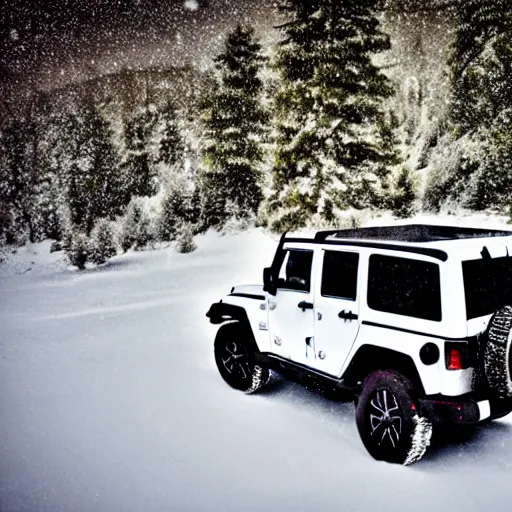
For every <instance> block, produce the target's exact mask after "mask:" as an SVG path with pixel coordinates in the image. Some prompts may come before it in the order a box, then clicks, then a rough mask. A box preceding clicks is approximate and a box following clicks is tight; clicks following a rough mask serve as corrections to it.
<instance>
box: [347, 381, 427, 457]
mask: <svg viewBox="0 0 512 512" xmlns="http://www.w3.org/2000/svg"><path fill="white" fill-rule="evenodd" d="M413 395H414V392H413V386H412V384H411V382H410V381H409V380H408V379H406V378H405V377H404V376H402V375H400V374H399V373H396V372H394V371H378V372H375V373H372V374H371V375H370V376H369V377H367V379H366V380H365V383H364V385H363V390H362V392H361V395H360V397H359V400H358V403H357V409H356V423H357V429H358V430H359V435H360V436H361V440H362V441H363V444H364V446H365V447H366V449H367V450H368V452H369V453H370V455H371V456H372V457H373V458H375V459H377V460H384V461H387V462H393V463H396V464H404V463H406V464H409V463H412V462H415V461H416V460H419V459H420V458H421V457H422V456H423V454H424V453H425V450H426V447H427V446H428V444H430V435H431V432H432V430H431V425H430V423H429V422H428V421H427V420H425V419H424V418H423V419H421V420H420V419H419V418H418V416H417V413H416V406H415V404H414V402H413ZM419 420H420V421H421V422H422V423H420V422H419ZM425 422H427V423H426V424H425ZM424 427H425V430H424ZM416 433H417V434H418V435H416ZM424 434H425V435H424ZM423 435H424V438H423Z"/></svg>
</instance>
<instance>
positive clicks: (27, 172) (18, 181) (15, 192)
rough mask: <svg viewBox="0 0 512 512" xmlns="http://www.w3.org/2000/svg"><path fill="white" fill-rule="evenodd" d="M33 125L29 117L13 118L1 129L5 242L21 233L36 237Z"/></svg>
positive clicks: (0, 179)
mask: <svg viewBox="0 0 512 512" xmlns="http://www.w3.org/2000/svg"><path fill="white" fill-rule="evenodd" d="M36 134H37V128H36V125H35V122H34V121H33V120H32V119H29V120H26V119H15V120H13V121H12V122H11V123H9V124H8V125H7V127H6V128H5V129H4V130H3V132H2V137H1V139H2V144H1V146H0V149H1V150H2V155H1V158H0V160H1V166H0V203H1V204H2V211H3V212H4V214H3V217H4V219H8V220H5V221H4V224H5V225H4V228H3V229H4V237H5V240H6V241H7V243H15V242H19V241H21V240H20V236H22V234H23V233H27V234H28V238H29V240H30V241H31V242H34V241H35V240H36V236H35V235H36V233H35V230H34V225H33V215H32V214H33V208H32V203H33V200H34V184H35V178H36V169H35V168H34V167H35V158H36V154H37V153H36V151H37V148H36V146H37V140H36V139H37V135H36Z"/></svg>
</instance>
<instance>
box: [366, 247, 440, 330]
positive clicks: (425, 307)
mask: <svg viewBox="0 0 512 512" xmlns="http://www.w3.org/2000/svg"><path fill="white" fill-rule="evenodd" d="M368 306H369V307H370V308H371V309H374V310H376V311H383V312H385V313H394V314H396V315H404V316H410V317H413V318H421V319H424V320H433V321H436V322H439V321H441V287H440V280H439V265H437V264H436V263H430V262H428V261H419V260H413V259H407V258H396V257H393V256H382V255H379V254H373V255H372V256H370V269H369V276H368Z"/></svg>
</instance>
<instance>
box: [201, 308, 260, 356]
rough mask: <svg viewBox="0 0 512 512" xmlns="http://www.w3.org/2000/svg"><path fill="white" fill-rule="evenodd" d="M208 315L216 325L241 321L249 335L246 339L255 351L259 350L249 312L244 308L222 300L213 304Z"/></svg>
mask: <svg viewBox="0 0 512 512" xmlns="http://www.w3.org/2000/svg"><path fill="white" fill-rule="evenodd" d="M206 316H207V317H208V318H209V319H210V323H212V324H214V325H221V324H229V323H234V322H237V323H239V324H240V325H241V326H242V327H243V328H244V329H246V332H247V335H248V339H247V340H246V341H247V342H248V343H249V346H250V347H251V348H252V349H253V350H254V353H258V352H259V348H258V344H257V343H256V339H255V337H254V333H253V332H252V327H251V323H250V322H249V317H248V316H247V312H246V311H245V309H244V308H242V307H240V306H234V305H233V304H227V303H225V302H222V301H220V302H216V303H214V304H212V305H211V307H210V309H209V310H208V313H206ZM221 328H222V326H221Z"/></svg>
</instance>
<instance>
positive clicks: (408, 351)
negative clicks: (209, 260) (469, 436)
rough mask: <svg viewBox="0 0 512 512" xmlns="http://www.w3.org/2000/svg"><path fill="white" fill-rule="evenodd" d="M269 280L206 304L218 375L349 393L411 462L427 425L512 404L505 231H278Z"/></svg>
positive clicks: (377, 453)
mask: <svg viewBox="0 0 512 512" xmlns="http://www.w3.org/2000/svg"><path fill="white" fill-rule="evenodd" d="M263 278H264V285H263V286H261V285H258V286H255V285H253V286H236V287H234V288H233V289H232V290H231V293H230V294H229V295H228V296H227V297H225V298H224V299H222V300H221V301H220V302H218V303H215V304H213V305H212V306H211V308H210V310H209V312H208V313H207V316H208V317H209V319H210V321H211V322H212V323H213V324H222V325H221V327H220V329H219V330H218V333H217V336H216V339H215V360H216V363H217V366H218V369H219V372H220V374H221V375H222V377H223V378H224V380H225V381H226V382H227V383H228V384H229V385H230V386H232V387H233V388H235V389H238V390H241V391H244V392H246V393H252V392H254V391H257V390H258V389H259V388H261V387H262V386H263V385H265V384H266V383H267V382H268V381H269V380H270V375H271V372H272V371H275V372H278V373H279V374H281V375H284V376H285V377H288V378H292V379H295V380H298V381H299V382H306V383H308V382H311V381H313V382H315V383H318V384H320V385H322V386H324V387H326V388H330V389H331V390H340V391H341V390H343V391H348V392H349V393H351V394H352V396H354V398H355V403H356V422H357V428H358V430H359V434H360V436H361V439H362V441H363V443H364V445H365V447H366V448H367V450H368V452H369V453H370V454H371V455H372V456H373V457H374V458H376V459H379V460H385V461H388V462H395V463H405V464H410V463H412V462H415V461H416V460H419V459H420V458H421V457H422V456H423V454H424V453H425V450H426V448H427V446H428V445H429V444H430V437H431V433H432V425H433V424H448V425H461V426H465V425H472V424H476V423H478V422H481V421H484V420H488V421H489V420H492V419H496V418H499V417H502V416H505V415H506V414H508V413H509V412H511V411H512V398H511V397H512V355H511V340H512V335H511V332H512V306H511V304H512V231H511V232H508V231H495V230H484V229H469V228H458V227H447V226H431V225H406V226H392V227H378V228H362V229H349V230H340V231H326V232H319V233H317V234H316V236H315V237H314V238H292V237H288V236H287V235H286V234H285V235H283V236H282V237H281V240H280V242H279V246H278V248H277V251H276V254H275V256H274V260H273V263H272V265H271V267H269V268H266V269H265V270H264V273H263Z"/></svg>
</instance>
